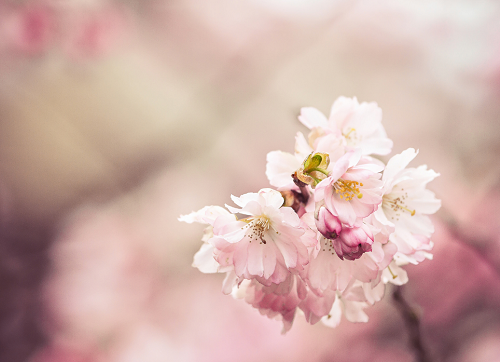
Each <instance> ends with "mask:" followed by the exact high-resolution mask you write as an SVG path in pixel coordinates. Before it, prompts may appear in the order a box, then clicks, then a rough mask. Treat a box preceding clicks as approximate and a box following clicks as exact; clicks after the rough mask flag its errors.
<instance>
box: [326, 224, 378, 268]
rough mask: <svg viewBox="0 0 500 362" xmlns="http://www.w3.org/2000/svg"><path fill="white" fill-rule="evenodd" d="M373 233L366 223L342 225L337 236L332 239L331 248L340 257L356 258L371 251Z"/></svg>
mask: <svg viewBox="0 0 500 362" xmlns="http://www.w3.org/2000/svg"><path fill="white" fill-rule="evenodd" d="M372 244H373V234H372V233H371V231H370V229H368V227H367V226H366V225H364V224H363V225H362V226H361V227H353V228H348V227H344V228H343V229H342V231H341V232H340V234H339V237H338V238H337V239H335V240H334V241H333V248H334V249H335V252H336V253H337V255H338V256H339V258H340V259H342V260H344V258H346V259H347V260H356V259H359V258H360V257H361V255H363V253H365V252H367V251H372Z"/></svg>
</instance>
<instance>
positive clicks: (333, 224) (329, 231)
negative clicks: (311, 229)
mask: <svg viewBox="0 0 500 362" xmlns="http://www.w3.org/2000/svg"><path fill="white" fill-rule="evenodd" d="M315 222H316V227H317V228H318V231H319V232H320V233H321V234H322V235H323V236H324V237H325V238H327V239H336V238H337V237H338V235H339V234H340V230H342V224H341V222H340V220H339V219H338V218H337V217H336V216H334V215H333V214H332V213H331V212H330V211H328V210H327V209H326V207H321V208H320V209H319V212H318V219H315Z"/></svg>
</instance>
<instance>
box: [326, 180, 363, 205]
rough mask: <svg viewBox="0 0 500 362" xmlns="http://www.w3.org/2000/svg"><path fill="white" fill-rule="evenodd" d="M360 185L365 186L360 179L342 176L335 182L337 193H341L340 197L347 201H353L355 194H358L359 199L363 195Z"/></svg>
mask: <svg viewBox="0 0 500 362" xmlns="http://www.w3.org/2000/svg"><path fill="white" fill-rule="evenodd" d="M358 186H363V184H362V183H360V182H358V181H349V180H342V179H341V178H339V179H338V180H337V181H335V183H334V184H333V188H334V189H335V193H337V194H340V195H339V196H340V198H341V199H344V200H346V201H351V200H352V199H353V197H354V195H356V196H357V197H358V199H360V198H362V197H363V194H362V193H361V192H360V191H359V187H358Z"/></svg>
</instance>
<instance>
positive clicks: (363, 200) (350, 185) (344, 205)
mask: <svg viewBox="0 0 500 362" xmlns="http://www.w3.org/2000/svg"><path fill="white" fill-rule="evenodd" d="M382 169H383V167H381V166H380V165H379V164H378V163H375V162H372V161H371V160H370V159H367V158H361V154H360V152H354V151H350V152H348V153H346V154H345V155H344V156H342V157H341V158H340V159H339V160H338V161H337V162H336V163H335V165H334V166H333V169H332V171H331V173H330V176H329V177H327V178H326V179H324V180H323V181H321V182H320V183H319V184H318V185H317V186H316V190H315V194H314V200H315V201H316V202H324V203H325V206H326V207H327V208H328V210H329V211H330V212H331V213H332V214H333V215H335V216H337V217H338V218H339V220H340V221H341V222H342V223H343V224H346V225H348V226H351V227H352V226H354V225H359V224H360V223H361V222H362V219H363V218H364V217H367V216H368V215H370V214H371V213H373V212H374V211H375V210H376V209H377V208H378V205H379V204H380V202H381V200H382V197H381V193H382V188H381V187H382V182H381V181H380V180H379V179H380V176H381V175H380V174H379V173H378V172H380V171H382Z"/></svg>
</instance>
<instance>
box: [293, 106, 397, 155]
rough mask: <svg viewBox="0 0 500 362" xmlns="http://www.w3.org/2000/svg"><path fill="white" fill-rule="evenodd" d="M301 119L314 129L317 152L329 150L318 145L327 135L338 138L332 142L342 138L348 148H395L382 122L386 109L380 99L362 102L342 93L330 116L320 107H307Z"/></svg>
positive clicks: (370, 150) (369, 150)
mask: <svg viewBox="0 0 500 362" xmlns="http://www.w3.org/2000/svg"><path fill="white" fill-rule="evenodd" d="M299 120H300V121H301V122H302V123H303V124H304V125H305V126H306V127H307V128H309V129H310V130H311V133H310V134H309V139H310V142H312V143H313V148H314V149H315V150H316V151H317V152H327V151H322V150H318V149H317V147H318V146H319V142H321V140H322V137H325V136H327V135H329V136H330V137H334V138H335V139H336V141H334V140H333V139H332V140H331V141H329V142H328V143H329V144H334V143H338V142H340V143H341V144H342V145H343V146H344V147H345V148H346V150H350V149H355V148H357V149H360V150H361V152H362V154H363V155H369V154H377V155H386V154H388V153H390V152H391V149H392V141H391V140H390V139H389V138H387V135H386V132H385V130H384V127H383V126H382V110H381V109H380V108H379V107H378V106H377V104H376V103H365V102H363V103H361V104H359V103H358V100H357V99H356V98H346V97H339V98H338V99H337V100H336V101H335V102H334V103H333V106H332V109H331V111H330V116H329V118H328V119H327V118H326V117H325V116H324V115H323V113H321V112H320V111H318V110H317V109H316V108H312V107H305V108H302V109H301V113H300V116H299ZM332 159H334V157H333V155H332Z"/></svg>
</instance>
